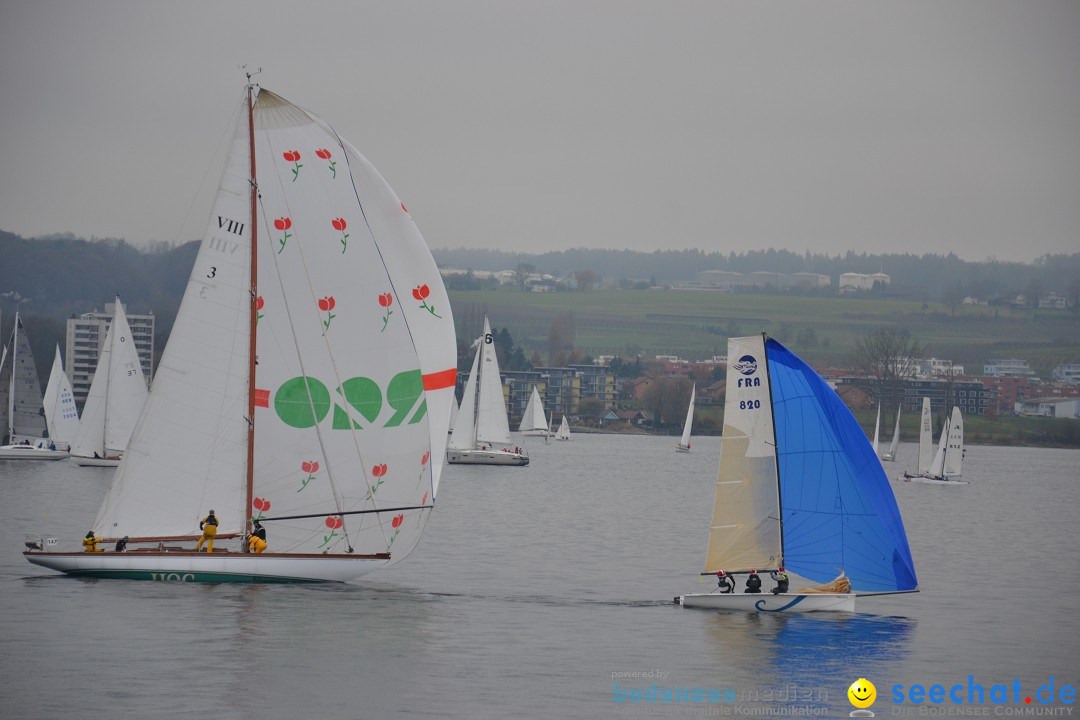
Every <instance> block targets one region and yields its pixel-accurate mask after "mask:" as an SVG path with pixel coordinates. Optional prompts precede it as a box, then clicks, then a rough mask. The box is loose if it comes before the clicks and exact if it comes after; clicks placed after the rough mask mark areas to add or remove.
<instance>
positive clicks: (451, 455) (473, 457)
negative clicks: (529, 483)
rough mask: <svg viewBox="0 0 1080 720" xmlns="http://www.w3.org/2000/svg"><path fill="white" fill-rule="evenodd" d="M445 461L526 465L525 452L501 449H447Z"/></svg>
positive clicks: (455, 463)
mask: <svg viewBox="0 0 1080 720" xmlns="http://www.w3.org/2000/svg"><path fill="white" fill-rule="evenodd" d="M446 462H448V463H450V464H451V465H517V466H521V465H528V464H529V456H528V455H526V454H525V453H513V452H503V451H501V450H447V451H446Z"/></svg>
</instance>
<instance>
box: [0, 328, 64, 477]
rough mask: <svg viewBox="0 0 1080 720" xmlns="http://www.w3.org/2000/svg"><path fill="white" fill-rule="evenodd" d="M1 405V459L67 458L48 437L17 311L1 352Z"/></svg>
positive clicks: (41, 399)
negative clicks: (8, 339)
mask: <svg viewBox="0 0 1080 720" xmlns="http://www.w3.org/2000/svg"><path fill="white" fill-rule="evenodd" d="M0 406H2V407H0V443H4V444H3V445H2V446H0V460H63V459H64V458H66V457H67V455H68V454H67V450H60V449H57V447H56V445H55V443H53V442H52V441H51V440H50V438H49V436H48V427H47V424H46V422H45V405H44V400H43V398H42V396H41V382H40V381H39V380H38V374H37V368H36V367H35V366H34V355H33V353H31V352H30V340H29V339H28V338H27V336H26V332H25V330H24V328H23V323H22V318H20V317H19V313H18V312H16V313H15V327H14V329H13V330H12V331H11V339H10V341H9V342H8V344H7V345H5V346H4V349H3V351H0Z"/></svg>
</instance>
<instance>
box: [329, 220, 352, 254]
mask: <svg viewBox="0 0 1080 720" xmlns="http://www.w3.org/2000/svg"><path fill="white" fill-rule="evenodd" d="M330 224H331V225H333V226H334V229H335V230H337V231H338V232H339V233H341V252H342V254H344V253H345V249H346V248H347V247H348V242H349V234H348V233H347V232H345V228H347V227H349V224H348V223H347V222H345V218H334V219H333V220H331V221H330Z"/></svg>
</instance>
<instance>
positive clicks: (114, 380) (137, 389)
mask: <svg viewBox="0 0 1080 720" xmlns="http://www.w3.org/2000/svg"><path fill="white" fill-rule="evenodd" d="M114 307H115V311H114V313H113V319H112V322H111V323H109V330H108V332H106V333H105V344H104V346H103V347H102V348H101V355H100V356H99V357H98V363H97V369H96V370H95V371H94V380H93V381H92V382H91V383H90V392H89V394H87V396H86V404H85V405H84V406H83V416H82V420H81V421H79V431H78V433H76V435H75V442H74V443H73V444H72V446H71V460H72V462H74V463H75V464H76V465H94V466H99V467H101V466H104V467H115V466H117V465H119V464H120V456H121V455H122V454H123V452H124V450H126V449H127V446H128V441H129V440H130V439H131V432H132V430H134V429H135V422H136V421H137V420H138V419H139V413H140V412H142V408H143V405H144V404H145V403H146V398H147V395H148V393H147V389H146V380H145V379H144V378H143V374H142V364H141V361H140V360H139V352H138V350H137V349H136V348H135V341H134V340H133V339H132V336H131V327H130V326H129V325H128V321H127V313H126V312H124V306H123V305H122V304H121V303H120V298H119V297H117V298H116V302H115V303H114Z"/></svg>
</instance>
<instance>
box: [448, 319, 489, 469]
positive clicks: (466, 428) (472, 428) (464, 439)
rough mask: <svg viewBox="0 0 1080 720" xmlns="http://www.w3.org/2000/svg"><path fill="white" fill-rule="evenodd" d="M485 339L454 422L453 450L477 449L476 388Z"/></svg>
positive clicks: (451, 444) (478, 352)
mask: <svg viewBox="0 0 1080 720" xmlns="http://www.w3.org/2000/svg"><path fill="white" fill-rule="evenodd" d="M483 342H484V340H483V338H480V339H479V340H478V341H477V342H476V345H477V348H476V354H475V355H473V364H472V369H471V370H470V372H469V378H468V379H467V380H466V381H465V390H464V392H463V393H462V395H461V406H460V407H459V408H458V414H457V419H456V420H455V421H454V429H453V432H452V433H451V434H450V442H449V444H448V445H447V447H449V448H451V449H453V450H472V449H474V448H475V447H476V388H477V382H478V380H479V377H478V375H479V372H478V369H479V367H480V347H479V346H481V345H483Z"/></svg>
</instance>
